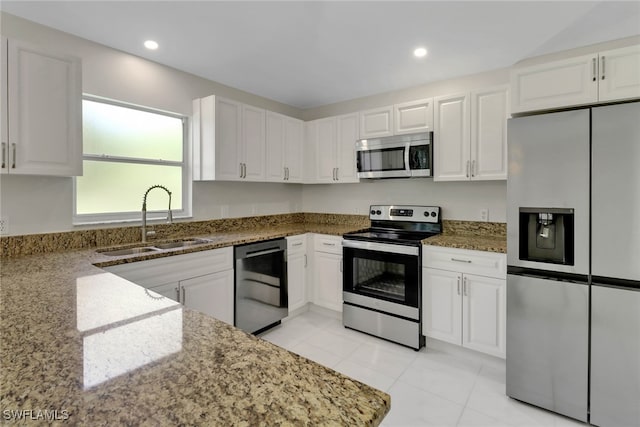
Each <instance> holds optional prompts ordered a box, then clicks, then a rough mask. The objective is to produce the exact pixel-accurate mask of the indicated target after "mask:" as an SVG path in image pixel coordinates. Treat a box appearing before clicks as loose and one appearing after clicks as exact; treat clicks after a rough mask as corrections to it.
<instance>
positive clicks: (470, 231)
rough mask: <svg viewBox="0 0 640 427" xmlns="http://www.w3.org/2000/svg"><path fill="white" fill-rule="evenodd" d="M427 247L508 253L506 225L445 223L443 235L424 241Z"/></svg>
mask: <svg viewBox="0 0 640 427" xmlns="http://www.w3.org/2000/svg"><path fill="white" fill-rule="evenodd" d="M422 243H423V244H425V245H431V246H444V247H448V248H458V249H470V250H474V251H488V252H499V253H507V230H506V224H504V223H494V222H475V221H448V220H445V221H443V233H442V234H440V235H437V236H433V237H429V238H428V239H425V240H423V241H422Z"/></svg>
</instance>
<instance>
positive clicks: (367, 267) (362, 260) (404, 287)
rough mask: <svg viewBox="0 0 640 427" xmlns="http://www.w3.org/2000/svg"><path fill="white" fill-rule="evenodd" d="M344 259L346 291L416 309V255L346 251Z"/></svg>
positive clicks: (417, 261) (417, 282)
mask: <svg viewBox="0 0 640 427" xmlns="http://www.w3.org/2000/svg"><path fill="white" fill-rule="evenodd" d="M344 260H345V276H344V282H343V285H344V290H345V291H346V292H353V293H356V294H360V295H365V296H369V297H372V298H379V299H384V300H387V301H391V302H396V303H399V304H403V305H409V306H412V307H418V299H419V296H420V272H419V270H420V264H419V257H418V256H412V255H403V254H393V253H387V252H378V251H371V250H362V249H353V248H345V249H344Z"/></svg>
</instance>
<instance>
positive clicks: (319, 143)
mask: <svg viewBox="0 0 640 427" xmlns="http://www.w3.org/2000/svg"><path fill="white" fill-rule="evenodd" d="M336 136H337V135H336V119H335V118H334V117H329V118H326V119H320V120H317V121H316V126H315V142H316V178H315V181H316V182H334V181H335V176H336V175H335V173H336V163H335V162H336Z"/></svg>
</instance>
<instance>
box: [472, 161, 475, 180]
mask: <svg viewBox="0 0 640 427" xmlns="http://www.w3.org/2000/svg"><path fill="white" fill-rule="evenodd" d="M471 176H472V177H473V176H476V161H475V160H472V161H471Z"/></svg>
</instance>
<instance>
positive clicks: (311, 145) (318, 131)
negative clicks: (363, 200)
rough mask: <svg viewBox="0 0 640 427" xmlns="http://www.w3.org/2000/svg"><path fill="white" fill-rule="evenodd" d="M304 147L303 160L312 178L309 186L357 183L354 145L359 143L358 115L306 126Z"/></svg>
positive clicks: (331, 118)
mask: <svg viewBox="0 0 640 427" xmlns="http://www.w3.org/2000/svg"><path fill="white" fill-rule="evenodd" d="M305 126H306V128H307V129H306V134H307V141H306V142H307V147H308V150H307V151H305V157H308V158H309V159H310V160H309V163H313V165H312V167H311V168H310V169H311V170H312V171H313V174H312V176H309V177H307V178H306V179H305V182H308V183H334V184H338V183H349V182H358V178H357V175H356V161H355V144H356V141H357V139H358V114H357V113H354V114H346V115H343V116H337V117H327V118H324V119H319V120H313V121H311V122H307V123H306V124H305Z"/></svg>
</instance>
